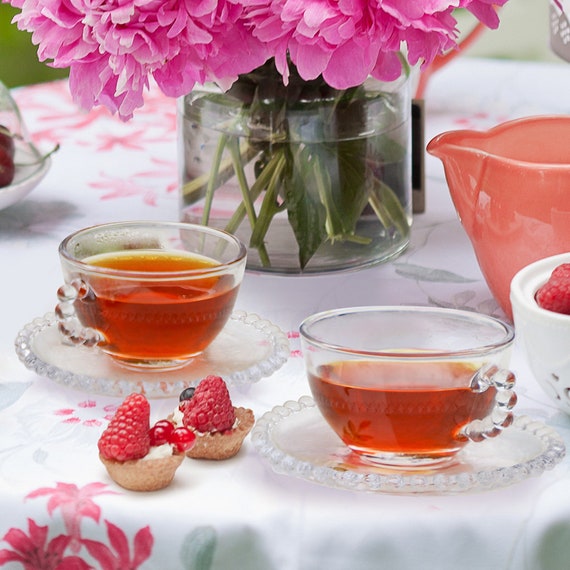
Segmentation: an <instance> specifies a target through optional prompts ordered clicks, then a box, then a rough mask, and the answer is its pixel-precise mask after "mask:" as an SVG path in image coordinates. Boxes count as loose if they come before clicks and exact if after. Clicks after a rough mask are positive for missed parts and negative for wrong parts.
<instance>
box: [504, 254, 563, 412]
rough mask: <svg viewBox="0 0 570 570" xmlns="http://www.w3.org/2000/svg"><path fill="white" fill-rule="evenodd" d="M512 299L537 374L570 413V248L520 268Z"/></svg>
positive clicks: (518, 329)
mask: <svg viewBox="0 0 570 570" xmlns="http://www.w3.org/2000/svg"><path fill="white" fill-rule="evenodd" d="M510 299H511V304H512V307H513V321H514V325H515V331H516V334H517V337H519V340H520V342H521V346H522V348H523V349H524V351H525V353H526V358H527V361H528V364H529V366H530V369H531V371H532V373H533V375H534V376H535V378H536V380H537V381H538V383H539V384H540V386H541V387H542V389H543V390H544V391H545V392H546V394H548V395H549V396H550V397H551V399H552V400H554V402H555V403H556V405H557V406H558V407H559V408H561V409H562V410H564V411H565V412H567V413H568V414H570V252H568V253H562V254H558V255H554V256H551V257H546V258H544V259H540V260H538V261H535V262H534V263H531V264H529V265H527V266H526V267H524V268H522V269H521V270H520V271H518V273H516V275H515V276H514V277H513V280H512V281H511V292H510Z"/></svg>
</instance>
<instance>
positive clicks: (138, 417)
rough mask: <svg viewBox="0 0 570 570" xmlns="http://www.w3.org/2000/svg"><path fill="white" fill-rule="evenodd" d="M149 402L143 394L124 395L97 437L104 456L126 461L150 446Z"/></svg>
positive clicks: (100, 450)
mask: <svg viewBox="0 0 570 570" xmlns="http://www.w3.org/2000/svg"><path fill="white" fill-rule="evenodd" d="M149 429H150V404H149V403H148V400H147V399H146V398H145V396H143V395H142V394H131V395H129V396H127V397H126V398H125V400H124V401H123V403H122V404H121V405H120V406H119V408H118V409H117V411H116V412H115V415H114V416H113V418H112V419H111V421H110V422H109V425H108V426H107V429H106V430H105V431H104V432H103V434H102V435H101V437H100V438H99V442H98V446H99V453H100V454H101V455H102V456H103V457H104V458H105V459H114V460H115V461H129V460H130V459H140V458H141V457H144V456H145V455H146V454H147V453H148V450H149V449H150V437H149Z"/></svg>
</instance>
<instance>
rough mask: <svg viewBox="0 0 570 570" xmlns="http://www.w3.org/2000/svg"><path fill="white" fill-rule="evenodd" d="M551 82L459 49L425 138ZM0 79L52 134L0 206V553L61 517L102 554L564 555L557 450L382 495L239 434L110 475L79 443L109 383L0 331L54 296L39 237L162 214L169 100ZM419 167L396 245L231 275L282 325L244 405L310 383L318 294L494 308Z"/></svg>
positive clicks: (426, 563)
mask: <svg viewBox="0 0 570 570" xmlns="http://www.w3.org/2000/svg"><path fill="white" fill-rule="evenodd" d="M569 90H570V66H567V65H564V64H560V65H557V64H535V63H522V62H514V61H512V62H504V61H503V62H502V61H487V60H477V59H465V58H457V59H456V60H455V61H454V62H453V63H452V64H450V65H449V66H448V67H447V68H445V69H443V70H442V71H440V72H439V73H438V74H437V75H435V76H434V77H433V79H432V81H431V84H430V86H429V88H428V90H427V93H426V114H427V116H426V142H427V141H428V140H429V139H430V138H431V137H432V136H434V135H435V134H437V133H439V132H441V131H444V130H448V129H453V128H462V127H466V126H469V127H473V128H487V127H490V126H492V125H494V124H496V123H499V122H502V121H504V120H507V119H511V118H514V117H519V116H525V115H531V114H542V113H568V112H569V111H570V103H569V102H568V97H567V93H568V92H569ZM15 97H16V99H17V101H18V103H19V105H20V108H21V110H22V113H23V115H24V118H25V120H26V122H27V124H28V128H29V130H30V131H31V132H32V133H33V134H34V140H35V141H36V143H37V144H38V145H39V146H40V147H41V148H42V149H44V150H49V149H50V148H51V147H52V145H53V144H54V143H56V142H59V143H60V145H61V148H60V150H59V151H58V152H57V153H56V154H55V155H54V157H53V166H52V168H51V170H50V172H49V173H48V175H47V177H46V178H45V179H44V181H43V182H42V183H41V184H40V185H39V186H38V187H37V188H36V189H35V190H34V191H33V192H32V193H31V194H30V195H29V196H28V197H27V198H26V199H25V200H23V201H22V202H20V203H18V204H16V205H14V206H12V207H10V208H7V209H5V210H3V211H0V251H1V257H0V259H1V262H2V266H3V271H2V274H1V277H0V288H1V289H0V291H1V292H2V297H1V298H2V301H1V309H2V310H1V312H0V315H1V316H0V434H1V436H0V504H1V505H2V507H1V509H0V538H1V537H4V541H3V542H0V551H1V552H0V561H2V560H9V558H3V556H4V557H6V556H8V554H7V552H15V551H16V550H17V548H16V547H15V546H14V545H15V544H17V545H19V547H20V549H21V550H23V551H31V549H32V547H34V546H35V547H37V548H39V550H40V551H46V552H47V551H50V552H53V551H55V550H56V547H55V543H50V541H52V540H53V539H54V538H55V537H57V536H60V535H62V536H63V537H66V538H64V539H63V540H65V541H69V542H65V545H64V546H65V547H64V548H62V552H63V554H62V555H63V556H64V557H71V556H77V557H78V558H79V559H82V560H83V561H85V562H87V563H89V564H92V565H94V567H96V568H99V567H100V568H104V569H107V568H109V569H110V568H127V567H128V568H141V569H165V568H167V569H169V570H176V569H178V568H180V569H192V570H194V569H207V570H210V569H212V570H213V569H223V570H227V569H229V568H240V569H248V570H254V569H259V570H269V569H278V570H293V569H303V570H304V569H315V570H316V569H319V570H320V569H322V568H327V569H328V570H349V569H350V570H360V569H363V570H364V569H381V568H382V569H390V570H398V569H405V570H407V569H409V568H429V569H431V568H437V569H438V570H447V569H449V570H456V569H457V568H463V569H465V570H467V569H490V568H492V569H494V570H496V569H509V570H511V569H519V568H520V569H529V570H541V569H544V570H554V569H562V568H568V567H569V564H570V563H569V562H568V560H570V471H569V467H570V460H568V459H564V460H563V461H562V462H561V463H560V464H559V465H557V466H556V467H555V468H554V469H553V470H548V471H546V472H545V473H543V474H542V475H541V476H540V477H532V478H529V479H526V480H524V481H522V482H520V483H517V484H514V485H510V486H507V487H505V488H500V489H495V490H490V491H485V492H476V493H460V494H455V495H438V494H434V495H416V496H408V495H406V496H400V495H389V494H382V493H364V492H359V491H347V490H339V489H334V488H329V487H326V486H321V485H318V484H315V483H312V482H309V481H305V480H303V479H299V478H294V477H290V476H285V475H279V474H277V473H275V472H273V470H272V469H271V467H270V466H269V465H268V463H267V462H266V461H264V460H263V459H262V458H261V457H260V456H259V454H258V453H257V452H256V450H255V448H254V447H253V445H252V443H251V441H250V439H249V438H248V439H246V441H245V444H244V447H243V448H242V450H241V452H240V453H239V455H238V456H237V457H235V458H234V459H232V460H229V461H226V462H219V463H211V462H197V461H191V460H187V461H185V463H184V464H183V466H182V467H181V468H180V469H179V470H178V472H177V475H176V478H175V482H174V483H173V485H172V486H171V487H169V488H168V489H166V490H164V491H161V492H157V493H149V494H137V493H130V492H127V491H124V490H122V489H121V488H120V487H117V486H116V485H115V484H114V483H113V482H112V481H111V480H110V479H109V478H108V477H107V474H106V472H105V470H104V468H103V466H102V465H101V464H100V462H99V460H98V458H97V447H96V443H97V439H98V437H99V435H100V433H101V431H102V429H103V427H104V425H105V424H106V418H107V417H108V415H109V413H112V410H113V406H115V405H117V403H118V401H119V400H118V399H117V398H113V397H109V396H98V395H94V394H89V393H85V392H81V391H79V390H76V389H71V388H65V387H63V386H61V385H60V384H58V383H55V382H53V381H51V380H49V379H47V378H43V377H41V376H39V375H37V374H35V373H34V372H31V371H29V370H27V369H26V368H25V367H24V366H23V364H22V363H21V362H20V361H19V360H18V358H17V356H16V354H15V351H14V347H13V343H14V339H15V336H16V334H17V332H18V331H19V330H20V329H21V328H22V327H23V326H24V325H25V324H26V323H28V322H30V321H32V320H33V319H34V318H36V317H40V316H42V315H44V314H45V313H46V312H49V311H52V310H53V307H54V304H55V291H56V290H57V288H58V286H59V285H60V284H61V274H60V268H59V260H58V254H57V246H58V244H59V242H60V241H61V240H62V239H63V238H64V237H65V236H66V235H67V234H68V233H70V232H72V231H74V230H76V229H78V228H80V227H83V226H86V225H91V224H95V223H100V222H106V221H112V220H120V219H177V216H178V195H177V188H176V184H177V172H176V168H177V166H176V164H177V150H176V135H175V126H176V104H175V102H173V101H172V100H168V99H165V98H164V97H162V96H160V95H158V94H154V95H153V96H152V97H150V98H149V100H148V103H147V105H146V106H145V107H144V109H143V110H142V111H141V112H140V113H139V114H138V115H137V116H136V117H135V119H134V120H133V121H132V122H129V123H121V122H119V121H118V120H116V119H113V118H111V117H109V115H108V114H107V113H106V112H105V111H102V110H96V111H93V112H91V113H89V114H85V113H81V112H79V111H78V110H77V109H76V108H75V107H74V106H73V104H72V103H71V101H70V97H69V94H68V91H67V85H66V83H65V82H57V83H50V84H45V85H39V86H34V87H28V88H23V89H20V90H17V91H16V92H15ZM426 170H427V184H426V185H427V199H426V212H425V213H424V214H420V215H417V216H416V217H415V220H414V226H413V235H412V241H411V244H410V246H409V248H408V250H407V251H406V252H405V253H404V254H403V255H402V256H400V257H399V258H398V259H396V260H394V261H393V262H391V263H388V264H385V265H381V266H378V267H375V268H372V269H367V270H362V271H356V272H348V273H339V274H331V275H328V276H312V277H298V276H297V277H278V276H269V275H263V274H253V273H247V274H246V277H245V280H244V283H243V286H242V289H241V291H240V296H239V299H238V303H237V308H238V309H243V310H246V311H248V312H253V313H256V314H259V315H261V316H262V317H264V318H266V319H269V320H271V321H272V322H274V323H275V324H277V325H278V326H279V327H281V328H282V329H283V331H285V332H287V334H288V336H289V340H290V344H291V356H290V358H289V360H288V362H287V363H286V364H285V365H284V366H283V367H282V368H281V369H280V370H278V371H277V372H276V373H274V374H273V375H272V376H270V377H269V378H263V379H261V380H260V381H259V382H256V383H254V384H252V385H250V386H246V387H242V388H239V389H236V388H234V389H232V398H233V400H234V403H235V405H242V406H246V407H250V408H252V409H253V410H254V412H255V414H256V416H257V417H260V416H261V415H262V414H263V413H264V412H266V411H268V410H271V409H272V408H273V407H274V406H276V405H279V404H282V403H284V402H286V401H288V400H296V399H298V398H299V397H301V396H302V395H305V394H308V393H309V390H308V385H307V381H306V378H305V376H304V373H303V367H302V358H301V354H300V346H299V340H298V334H297V329H298V325H299V323H300V321H301V320H302V319H303V318H304V317H305V316H307V315H309V314H311V313H313V312H315V311H318V310H323V309H328V308H333V307H339V306H347V305H355V304H357V305H365V304H383V305H386V304H396V305H400V304H415V305H426V304H429V305H440V306H446V307H447V306H449V307H457V308H468V309H471V310H477V311H480V312H484V313H488V314H494V315H497V316H500V317H501V316H503V315H502V313H501V311H500V309H499V308H498V306H497V304H496V303H495V301H494V300H493V298H492V296H491V294H490V293H489V290H488V288H487V286H486V284H485V282H484V280H483V279H482V277H481V274H480V271H479V268H478V266H477V262H476V259H475V257H474V254H473V251H472V249H471V246H470V243H469V241H468V239H467V237H466V235H465V233H464V232H463V229H462V227H461V225H460V223H459V221H458V220H457V217H456V214H455V212H454V209H453V206H452V204H451V200H450V198H449V194H448V191H447V187H446V185H445V182H444V178H443V169H442V166H441V163H440V162H439V161H438V160H437V159H435V158H433V157H430V156H427V157H426ZM512 369H513V370H514V372H515V373H516V375H517V378H518V388H517V391H518V394H519V404H518V406H517V413H518V414H524V415H528V416H531V417H533V418H536V419H537V420H540V421H541V422H544V423H546V424H548V425H549V426H551V427H554V428H555V429H556V430H557V431H558V432H559V433H560V435H562V436H563V438H564V439H565V441H566V443H567V444H569V443H570V418H569V417H568V416H567V415H565V414H564V413H562V412H561V411H559V410H558V409H557V408H556V407H555V406H554V405H553V404H552V402H551V401H550V400H549V399H548V398H547V396H545V395H544V394H543V392H542V391H541V389H540V388H539V387H538V385H537V383H536V381H535V380H534V378H533V377H532V375H531V373H530V372H529V369H528V367H527V364H526V361H525V358H524V354H523V353H522V351H521V349H520V347H519V346H518V345H516V346H515V350H514V354H513V360H512ZM174 405H175V399H173V398H168V399H161V400H152V402H151V406H152V414H153V419H158V418H160V417H164V416H165V415H166V414H167V413H168V412H169V411H170V410H171V409H172V408H173V407H174ZM38 528H39V529H43V531H44V532H45V533H46V534H45V536H44V535H42V533H41V532H39V531H38ZM22 533H23V534H22ZM26 537H27V538H26ZM137 537H138V538H137ZM84 539H90V540H92V541H97V542H98V543H99V548H100V551H105V552H108V553H109V556H110V558H112V559H114V560H115V561H116V562H115V565H112V564H111V563H109V564H107V565H105V564H102V563H100V562H96V561H95V559H94V558H92V557H91V556H90V554H89V553H88V550H87V548H86V543H85V542H82V540H84ZM142 545H145V546H144V547H143V546H142ZM105 549H107V550H105ZM200 556H202V560H203V561H204V560H205V562H202V564H203V565H200V562H199V561H198V558H199V557H200ZM137 557H138V558H137ZM204 557H205V558H204ZM129 560H130V562H128V561H129ZM129 564H130V565H129ZM3 567H6V568H14V569H16V568H22V564H21V563H19V562H14V561H13V562H6V563H5V565H4V566H3ZM31 567H37V568H40V566H39V565H37V564H36V566H34V565H33V564H32V566H31ZM41 567H42V568H55V567H56V566H47V565H46V566H41ZM78 567H80V566H78Z"/></svg>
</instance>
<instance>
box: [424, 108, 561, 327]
mask: <svg viewBox="0 0 570 570" xmlns="http://www.w3.org/2000/svg"><path fill="white" fill-rule="evenodd" d="M427 151H428V152H429V153H430V154H432V155H434V156H436V157H438V158H439V159H441V161H442V162H443V166H444V171H445V177H446V180H447V184H448V186H449V190H450V193H451V198H452V200H453V203H454V205H455V209H456V210H457V212H458V214H459V218H460V220H461V223H462V224H463V227H464V229H465V231H466V232H467V235H468V236H469V238H470V240H471V243H472V245H473V248H474V250H475V254H476V256H477V260H478V263H479V266H480V268H481V271H482V273H483V275H484V277H485V280H486V281H487V284H488V285H489V288H490V289H491V292H492V293H493V295H494V297H495V299H496V300H497V302H498V303H499V305H500V306H501V307H502V309H503V310H504V311H505V313H506V314H507V316H508V317H509V318H511V319H512V311H511V305H510V301H509V288H510V283H511V279H512V278H513V277H514V275H515V273H517V271H518V270H519V269H521V268H522V267H524V266H525V265H528V264H529V263H531V262H533V261H536V260H538V259H542V258H544V257H548V256H550V255H554V254H558V253H564V252H567V251H570V115H568V116H566V115H561V116H552V115H548V116H536V117H525V118H522V119H516V120H513V121H509V122H506V123H503V124H501V125H498V126H496V127H494V128H492V129H490V130H488V131H485V132H481V131H473V130H457V131H448V132H445V133H442V134H440V135H438V136H436V137H435V138H434V139H432V140H431V141H430V142H429V144H428V146H427Z"/></svg>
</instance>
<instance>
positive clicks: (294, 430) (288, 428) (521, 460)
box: [251, 396, 566, 494]
mask: <svg viewBox="0 0 570 570" xmlns="http://www.w3.org/2000/svg"><path fill="white" fill-rule="evenodd" d="M251 440H252V442H253V444H254V446H255V448H256V450H257V451H258V453H259V454H260V455H261V456H262V457H263V458H264V459H265V460H266V461H268V462H269V464H270V465H271V467H272V469H273V470H274V471H275V472H276V473H280V474H284V475H289V476H293V477H298V478H301V479H305V480H308V481H312V482H314V483H319V484H321V485H325V486H328V487H335V488H340V489H349V490H353V491H369V492H379V493H401V494H415V493H426V494H427V493H432V494H450V493H464V492H468V491H483V490H489V489H494V488H498V487H505V486H507V485H512V484H514V483H518V482H519V481H522V480H524V479H527V478H529V477H535V476H538V475H540V474H542V473H543V472H544V471H545V470H548V469H552V468H553V467H554V466H555V465H557V464H558V463H559V462H560V461H561V460H562V458H563V457H564V455H565V453H566V448H565V445H564V442H563V440H562V437H561V436H560V435H559V434H558V433H557V432H556V431H555V430H553V429H552V428H550V427H548V426H546V425H544V424H543V423H541V422H539V421H535V420H533V419H531V418H529V417H527V416H519V417H517V418H516V419H515V421H514V423H513V425H512V426H510V427H508V428H507V429H505V430H504V431H503V433H502V434H501V435H500V436H498V437H496V438H494V439H488V440H486V441H484V442H482V443H469V444H467V446H465V448H464V449H463V450H462V451H461V452H460V453H459V454H458V456H457V461H456V462H455V463H453V464H449V465H446V466H442V467H440V468H438V469H424V470H418V469H414V470H413V471H412V470H410V471H400V470H396V469H390V468H384V467H377V466H374V465H370V464H368V463H363V462H362V461H361V460H360V459H359V457H358V456H357V455H356V454H355V453H353V452H352V451H350V449H348V448H347V447H346V446H345V445H344V444H343V443H342V441H341V440H340V439H339V438H338V437H337V436H336V434H335V433H334V432H333V431H332V429H331V428H330V427H329V426H328V424H327V423H326V422H325V420H324V419H323V417H322V416H321V414H320V412H319V410H318V408H317V407H316V406H315V403H314V401H313V399H312V398H310V397H309V396H303V397H302V398H301V399H300V400H298V401H289V402H286V403H285V404H283V405H282V406H277V407H275V408H273V409H272V410H271V411H269V412H266V413H265V414H264V415H263V416H262V417H260V418H259V419H258V421H257V423H256V425H255V426H254V428H253V430H252V432H251Z"/></svg>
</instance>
